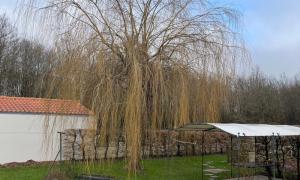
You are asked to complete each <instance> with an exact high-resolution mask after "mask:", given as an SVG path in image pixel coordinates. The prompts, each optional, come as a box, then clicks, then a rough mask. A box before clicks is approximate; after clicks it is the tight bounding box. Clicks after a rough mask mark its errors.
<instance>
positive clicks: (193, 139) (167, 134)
mask: <svg viewBox="0 0 300 180" xmlns="http://www.w3.org/2000/svg"><path fill="white" fill-rule="evenodd" d="M152 133H153V132H152ZM95 134H96V133H95V131H93V130H86V129H76V130H75V129H69V130H66V131H65V134H64V138H63V156H64V159H66V160H98V159H107V158H123V157H125V154H126V152H125V151H126V146H125V141H124V138H119V140H116V142H113V143H112V142H110V143H109V144H108V145H107V144H105V143H104V144H98V145H96V144H97V143H96V135H95ZM155 134H156V135H155V136H152V137H151V138H147V139H146V140H145V141H144V142H143V148H142V153H141V154H142V156H143V157H160V156H175V155H179V156H187V155H201V154H202V135H203V134H202V131H173V130H172V131H169V130H160V131H157V132H156V133H155ZM228 142H229V141H228V135H226V134H225V133H221V132H206V133H205V135H204V147H203V153H204V154H212V153H225V152H226V151H227V150H228Z"/></svg>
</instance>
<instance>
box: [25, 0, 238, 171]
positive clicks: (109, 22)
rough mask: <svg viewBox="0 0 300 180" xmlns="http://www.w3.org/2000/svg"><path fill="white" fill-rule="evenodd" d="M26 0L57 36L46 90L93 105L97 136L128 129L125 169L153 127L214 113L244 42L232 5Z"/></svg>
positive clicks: (136, 160) (112, 137) (135, 165)
mask: <svg viewBox="0 0 300 180" xmlns="http://www.w3.org/2000/svg"><path fill="white" fill-rule="evenodd" d="M23 3H24V4H23V5H25V6H23V7H26V8H25V9H26V10H24V9H23V11H22V12H25V14H26V16H24V17H26V18H28V17H34V18H38V19H35V22H40V23H42V24H43V25H46V27H48V28H45V29H44V32H45V30H47V29H50V30H51V33H50V34H51V35H48V36H51V37H54V38H55V49H56V54H57V62H56V63H55V64H54V65H53V66H55V68H54V69H55V70H54V71H53V73H52V77H53V80H52V81H51V84H50V85H49V92H48V95H49V96H50V97H59V98H65V99H79V100H80V101H81V102H82V103H83V104H85V105H86V106H88V107H89V108H91V109H92V110H93V112H94V116H95V118H94V121H93V123H91V127H92V128H94V129H95V130H96V132H97V133H96V134H97V142H98V143H97V144H99V145H100V144H102V143H116V142H118V141H117V139H118V138H119V137H124V138H125V144H126V159H127V168H128V170H129V171H130V172H136V171H137V170H138V169H140V168H141V164H140V160H141V158H142V155H141V150H142V148H143V146H145V144H144V142H145V141H147V140H151V139H153V138H154V137H155V136H156V135H155V132H156V131H157V130H160V129H167V128H177V127H180V126H183V125H185V124H188V123H193V122H199V121H205V122H217V121H218V120H219V118H220V108H221V106H222V103H223V101H224V99H225V98H226V94H227V89H228V88H229V85H230V79H231V78H232V77H233V76H234V69H235V64H236V61H237V60H238V59H239V58H240V55H241V52H242V49H243V48H242V47H243V46H242V42H241V40H240V39H239V37H238V33H237V29H238V26H237V22H238V13H237V12H236V11H234V10H233V9H230V8H227V7H218V6H216V5H213V4H211V3H209V2H207V1H204V0H198V1H197V0H48V1H46V2H45V1H41V2H38V1H34V0H27V1H26V0H25V1H23ZM23 15H24V14H23ZM31 15H33V16H31ZM39 26H40V24H39ZM43 27H45V26H43ZM39 28H41V26H40V27H39ZM49 32H50V31H49ZM44 36H45V34H44Z"/></svg>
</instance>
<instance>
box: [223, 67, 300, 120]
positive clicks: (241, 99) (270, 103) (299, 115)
mask: <svg viewBox="0 0 300 180" xmlns="http://www.w3.org/2000/svg"><path fill="white" fill-rule="evenodd" d="M222 121H223V122H240V123H274V124H279V123H281V124H282V123H284V124H285V123H286V124H299V122H300V79H299V78H297V77H294V79H288V78H286V77H284V76H282V77H281V78H279V79H276V78H272V77H268V76H266V75H264V74H263V73H262V72H260V71H258V70H256V71H254V72H253V73H252V74H251V75H250V76H247V77H238V78H237V79H236V80H234V82H233V84H232V89H231V91H230V95H229V97H228V99H227V101H226V102H225V103H224V107H223V112H222Z"/></svg>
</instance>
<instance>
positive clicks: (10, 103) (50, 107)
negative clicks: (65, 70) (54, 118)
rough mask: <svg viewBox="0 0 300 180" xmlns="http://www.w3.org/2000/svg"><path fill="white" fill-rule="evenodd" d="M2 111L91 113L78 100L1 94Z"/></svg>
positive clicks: (0, 108)
mask: <svg viewBox="0 0 300 180" xmlns="http://www.w3.org/2000/svg"><path fill="white" fill-rule="evenodd" d="M0 113H37V114H61V115H89V114H90V111H89V110H88V109H87V108H86V107H84V106H83V105H81V104H80V103H79V102H78V101H72V100H61V99H43V98H25V97H8V96H0Z"/></svg>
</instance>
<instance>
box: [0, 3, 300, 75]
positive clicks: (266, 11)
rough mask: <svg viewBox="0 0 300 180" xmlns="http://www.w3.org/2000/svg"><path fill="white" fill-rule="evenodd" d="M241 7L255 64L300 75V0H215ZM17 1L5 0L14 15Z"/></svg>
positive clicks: (5, 7)
mask: <svg viewBox="0 0 300 180" xmlns="http://www.w3.org/2000/svg"><path fill="white" fill-rule="evenodd" d="M215 1H216V2H218V3H221V4H226V5H228V6H231V7H234V8H236V9H238V10H239V11H240V12H241V13H242V15H243V17H242V24H243V27H242V28H243V37H244V39H245V41H246V46H247V48H248V50H249V51H250V54H251V56H252V63H253V65H254V66H258V67H259V68H260V69H261V70H262V71H263V72H265V73H266V74H267V75H272V76H277V77H279V76H280V75H282V74H286V75H287V76H289V77H292V76H294V75H297V74H299V75H300V20H299V19H300V0H284V1H283V0H220V1H218V0H215ZM16 2H17V0H1V1H0V12H2V13H3V12H6V13H7V15H8V16H14V15H15V13H14V6H15V3H16Z"/></svg>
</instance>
